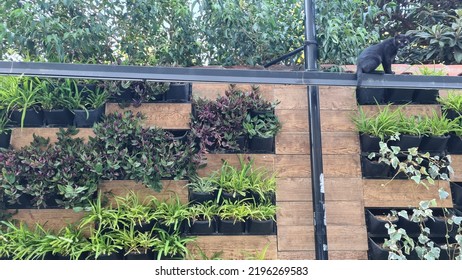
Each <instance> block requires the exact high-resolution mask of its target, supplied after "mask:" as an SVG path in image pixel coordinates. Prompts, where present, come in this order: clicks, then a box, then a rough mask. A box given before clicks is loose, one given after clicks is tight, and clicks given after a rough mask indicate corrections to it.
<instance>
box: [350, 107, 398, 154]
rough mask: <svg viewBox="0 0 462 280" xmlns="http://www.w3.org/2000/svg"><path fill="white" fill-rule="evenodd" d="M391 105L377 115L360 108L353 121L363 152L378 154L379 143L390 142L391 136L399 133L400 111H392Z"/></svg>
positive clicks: (380, 109) (381, 109) (380, 110)
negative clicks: (369, 113)
mask: <svg viewBox="0 0 462 280" xmlns="http://www.w3.org/2000/svg"><path fill="white" fill-rule="evenodd" d="M390 106H391V105H387V106H385V107H383V108H380V107H378V108H379V111H378V112H377V113H375V114H372V115H368V114H366V112H365V111H364V110H363V109H362V107H359V111H358V114H357V115H354V116H353V117H352V121H353V123H354V124H355V126H356V129H357V130H358V132H359V140H360V145H361V151H362V152H366V153H370V152H378V151H379V149H380V147H379V142H380V141H388V139H389V138H390V136H393V135H396V134H397V133H398V123H399V118H398V117H399V114H400V113H399V110H392V109H391V107H390Z"/></svg>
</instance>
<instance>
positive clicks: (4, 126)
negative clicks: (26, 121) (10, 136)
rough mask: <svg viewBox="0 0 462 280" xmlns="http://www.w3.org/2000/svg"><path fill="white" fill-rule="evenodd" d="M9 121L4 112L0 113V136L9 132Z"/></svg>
mask: <svg viewBox="0 0 462 280" xmlns="http://www.w3.org/2000/svg"><path fill="white" fill-rule="evenodd" d="M9 124H10V119H9V118H8V114H7V113H6V112H5V111H0V134H7V133H9V132H10V131H11V127H10V126H9Z"/></svg>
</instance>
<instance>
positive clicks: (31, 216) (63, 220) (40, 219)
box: [11, 209, 85, 232]
mask: <svg viewBox="0 0 462 280" xmlns="http://www.w3.org/2000/svg"><path fill="white" fill-rule="evenodd" d="M11 212H12V213H14V212H13V211H11ZM84 215H85V212H75V211H74V210H72V209H18V212H17V213H16V214H14V215H13V217H12V219H15V220H17V221H21V222H24V223H25V224H26V225H27V226H28V227H29V228H30V229H34V228H35V226H36V224H40V225H43V227H44V228H45V229H47V230H51V231H54V232H58V231H59V230H60V229H62V228H64V227H65V226H66V225H68V224H77V223H79V221H80V219H81V218H82V217H83V216H84Z"/></svg>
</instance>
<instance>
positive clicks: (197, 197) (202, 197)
mask: <svg viewBox="0 0 462 280" xmlns="http://www.w3.org/2000/svg"><path fill="white" fill-rule="evenodd" d="M213 200H215V195H214V194H213V193H206V192H194V191H191V190H189V202H190V204H201V203H204V202H207V201H213Z"/></svg>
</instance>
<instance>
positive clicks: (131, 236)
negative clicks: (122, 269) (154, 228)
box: [114, 223, 159, 255]
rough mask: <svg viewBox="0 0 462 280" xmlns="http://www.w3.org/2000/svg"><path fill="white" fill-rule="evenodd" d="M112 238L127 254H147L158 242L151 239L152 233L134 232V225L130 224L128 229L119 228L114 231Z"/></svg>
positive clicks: (154, 238)
mask: <svg viewBox="0 0 462 280" xmlns="http://www.w3.org/2000/svg"><path fill="white" fill-rule="evenodd" d="M114 238H115V239H117V240H118V241H117V242H120V244H121V246H122V247H123V249H124V251H125V255H128V254H147V253H148V252H150V251H151V250H152V248H154V246H156V244H157V243H158V242H159V240H158V239H157V238H156V237H153V233H152V232H149V231H148V232H139V231H137V230H135V225H134V224H133V223H132V224H130V226H129V227H128V228H120V229H118V230H116V231H115V233H114Z"/></svg>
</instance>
